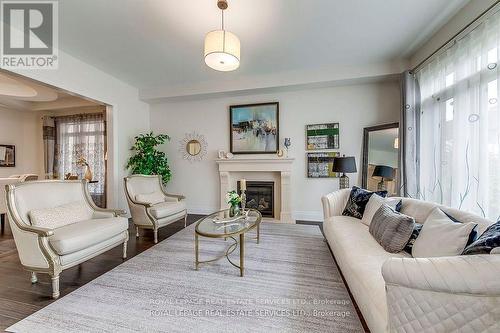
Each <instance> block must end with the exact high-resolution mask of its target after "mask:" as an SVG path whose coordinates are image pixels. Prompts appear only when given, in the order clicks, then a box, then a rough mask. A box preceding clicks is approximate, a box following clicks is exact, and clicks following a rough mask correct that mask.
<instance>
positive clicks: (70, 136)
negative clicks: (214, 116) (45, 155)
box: [54, 113, 106, 207]
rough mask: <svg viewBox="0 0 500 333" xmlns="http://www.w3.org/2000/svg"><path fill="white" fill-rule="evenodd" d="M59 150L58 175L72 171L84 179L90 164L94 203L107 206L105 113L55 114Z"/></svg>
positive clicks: (90, 187)
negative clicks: (83, 161) (57, 115)
mask: <svg viewBox="0 0 500 333" xmlns="http://www.w3.org/2000/svg"><path fill="white" fill-rule="evenodd" d="M55 125H56V149H55V152H56V153H55V163H54V174H55V175H57V177H58V178H59V179H64V178H65V175H67V174H71V175H76V176H78V179H83V178H84V174H85V170H86V167H85V165H82V163H81V162H82V158H83V159H84V160H85V162H86V163H87V164H88V166H89V168H90V170H91V172H92V176H93V178H92V179H93V181H94V182H93V183H91V184H89V191H90V194H91V196H92V198H93V199H94V202H95V203H96V204H97V205H98V206H100V207H105V205H106V197H105V188H106V167H105V159H104V156H105V149H106V124H105V120H104V113H92V114H81V115H73V116H63V117H55Z"/></svg>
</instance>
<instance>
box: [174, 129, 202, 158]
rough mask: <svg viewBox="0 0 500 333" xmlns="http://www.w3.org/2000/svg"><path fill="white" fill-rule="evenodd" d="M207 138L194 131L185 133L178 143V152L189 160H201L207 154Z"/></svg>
mask: <svg viewBox="0 0 500 333" xmlns="http://www.w3.org/2000/svg"><path fill="white" fill-rule="evenodd" d="M207 146H208V145H207V140H205V136H204V135H201V134H198V133H196V132H193V133H186V135H185V136H184V139H183V140H181V141H180V143H179V152H181V153H182V155H183V158H184V159H185V160H188V161H189V162H196V161H201V160H202V159H203V158H204V157H205V155H206V154H207Z"/></svg>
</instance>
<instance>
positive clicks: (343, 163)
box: [332, 155, 357, 189]
mask: <svg viewBox="0 0 500 333" xmlns="http://www.w3.org/2000/svg"><path fill="white" fill-rule="evenodd" d="M332 171H333V172H342V176H341V177H340V183H339V185H340V186H339V187H340V188H341V189H343V188H349V177H347V176H346V173H353V172H357V169H356V160H355V159H354V156H347V157H346V156H345V155H343V156H342V157H340V156H339V157H334V158H333V167H332Z"/></svg>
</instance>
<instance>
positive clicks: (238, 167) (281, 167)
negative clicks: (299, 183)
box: [215, 158, 295, 223]
mask: <svg viewBox="0 0 500 333" xmlns="http://www.w3.org/2000/svg"><path fill="white" fill-rule="evenodd" d="M294 160H295V159H293V158H232V159H218V160H215V162H216V163H217V164H218V166H219V176H220V204H221V209H224V208H226V207H227V203H226V202H225V200H226V199H225V196H226V193H227V192H228V191H230V190H231V183H232V179H231V178H232V174H233V173H242V172H266V173H277V174H279V177H280V184H281V186H280V188H279V192H280V193H279V198H280V213H279V221H280V222H284V223H295V220H294V219H293V218H292V209H291V194H292V189H291V179H290V177H291V172H292V163H293V161H294Z"/></svg>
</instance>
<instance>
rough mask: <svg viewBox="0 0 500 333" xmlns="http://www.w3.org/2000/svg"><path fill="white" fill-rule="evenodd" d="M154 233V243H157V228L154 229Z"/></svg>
mask: <svg viewBox="0 0 500 333" xmlns="http://www.w3.org/2000/svg"><path fill="white" fill-rule="evenodd" d="M153 232H154V234H155V244H156V243H158V229H154V231H153Z"/></svg>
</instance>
